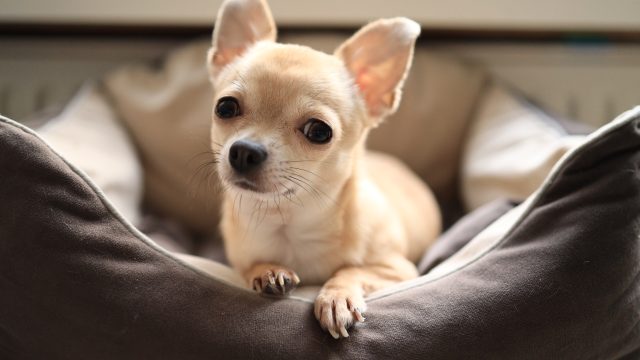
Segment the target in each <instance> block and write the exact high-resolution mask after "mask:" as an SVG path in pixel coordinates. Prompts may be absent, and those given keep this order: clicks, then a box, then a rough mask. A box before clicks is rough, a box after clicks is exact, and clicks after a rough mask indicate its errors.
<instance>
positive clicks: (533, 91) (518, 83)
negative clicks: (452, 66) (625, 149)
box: [0, 37, 640, 126]
mask: <svg viewBox="0 0 640 360" xmlns="http://www.w3.org/2000/svg"><path fill="white" fill-rule="evenodd" d="M178 44H179V41H178V40H175V39H173V40H162V39H157V38H152V39H151V38H150V39H144V38H136V39H133V40H122V39H104V38H101V39H92V38H84V37H80V38H57V39H37V38H24V37H23V38H14V39H12V38H2V39H0V49H2V51H0V113H1V114H4V115H6V116H9V117H12V118H14V119H16V120H21V119H24V118H25V117H27V116H29V115H30V114H33V113H34V112H38V111H42V110H45V109H47V108H51V107H55V106H58V105H60V104H64V103H65V102H66V101H67V100H68V99H69V98H70V97H71V96H72V95H73V93H74V92H75V91H76V89H77V88H78V87H79V86H80V84H82V83H83V82H84V81H86V80H87V79H91V78H96V77H99V76H100V75H101V74H104V73H105V72H107V71H109V70H110V69H113V68H115V67H117V66H120V65H122V64H125V63H129V62H139V61H151V60H154V59H158V58H160V57H161V56H162V55H163V54H165V53H166V52H167V51H168V50H170V49H171V48H173V47H175V46H177V45H178ZM437 47H439V48H445V49H446V50H448V51H451V52H452V53H454V54H456V55H459V56H461V57H463V58H466V59H468V60H469V61H473V62H476V63H479V64H482V65H483V66H485V67H486V68H487V69H488V70H489V71H490V72H492V73H493V74H495V76H496V77H498V78H499V79H501V80H503V81H504V82H506V83H508V84H510V85H511V86H513V87H515V88H516V89H519V90H520V91H522V92H523V93H524V94H526V95H528V96H529V97H530V98H531V99H533V100H534V101H536V102H537V103H539V104H541V105H543V106H544V107H546V108H548V109H549V110H551V111H552V112H555V113H558V114H560V115H563V116H566V117H569V118H574V119H577V120H580V121H583V122H585V123H588V124H591V125H594V126H598V125H601V124H603V123H605V122H607V121H609V120H610V119H612V118H613V117H614V116H615V115H617V114H618V113H620V112H622V111H624V110H626V109H628V108H630V107H632V106H634V105H637V104H640V45H635V44H633V45H629V44H608V43H602V44H595V45H594V44H587V45H585V44H577V45H576V44H558V43H537V44H518V43H475V42H474V43H470V44H464V43H455V44H438V45H437Z"/></svg>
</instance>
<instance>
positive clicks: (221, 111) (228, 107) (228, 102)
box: [216, 96, 240, 119]
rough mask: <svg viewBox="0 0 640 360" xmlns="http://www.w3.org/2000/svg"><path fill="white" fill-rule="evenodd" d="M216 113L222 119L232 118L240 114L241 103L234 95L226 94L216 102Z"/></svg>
mask: <svg viewBox="0 0 640 360" xmlns="http://www.w3.org/2000/svg"><path fill="white" fill-rule="evenodd" d="M216 115H218V117H220V118H222V119H231V118H234V117H236V116H238V115H240V104H238V100H237V99H236V98H234V97H232V96H225V97H222V98H220V100H218V104H216Z"/></svg>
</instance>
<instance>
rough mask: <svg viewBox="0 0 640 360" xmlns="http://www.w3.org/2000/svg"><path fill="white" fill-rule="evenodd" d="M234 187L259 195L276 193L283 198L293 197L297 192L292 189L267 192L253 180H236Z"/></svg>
mask: <svg viewBox="0 0 640 360" xmlns="http://www.w3.org/2000/svg"><path fill="white" fill-rule="evenodd" d="M233 185H235V186H237V187H239V188H240V189H242V190H247V191H251V192H254V193H259V194H271V193H276V194H280V195H282V196H289V195H293V194H294V193H295V192H296V190H295V189H291V188H285V189H284V191H265V190H263V189H261V188H260V187H259V186H258V185H257V184H256V183H255V182H253V181H251V180H247V179H238V180H235V181H233Z"/></svg>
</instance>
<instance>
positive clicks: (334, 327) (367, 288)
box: [314, 256, 418, 339]
mask: <svg viewBox="0 0 640 360" xmlns="http://www.w3.org/2000/svg"><path fill="white" fill-rule="evenodd" d="M417 276H418V271H417V269H416V267H415V265H414V264H413V263H411V262H410V261H409V260H407V259H405V258H404V257H401V256H398V257H392V258H390V259H387V260H385V261H384V262H383V263H381V264H379V265H362V266H351V267H345V268H342V269H340V270H338V271H337V272H336V273H335V274H334V275H333V277H332V278H331V279H329V281H327V282H326V283H325V284H324V286H323V287H322V289H321V290H320V294H318V297H317V298H316V301H315V306H314V315H315V317H316V319H318V321H319V322H320V326H321V327H322V328H323V329H324V330H327V331H328V332H329V333H330V334H331V336H333V337H334V338H336V339H338V338H339V337H340V336H342V337H348V336H349V333H348V332H347V329H348V328H349V327H350V326H351V325H353V324H354V323H355V322H356V321H358V322H362V321H364V316H363V314H364V312H365V311H366V309H367V305H366V303H365V301H364V297H365V296H366V295H367V294H369V293H371V292H373V291H375V290H378V289H380V288H383V287H386V286H389V285H391V284H394V283H397V282H400V281H404V280H408V279H413V278H415V277H417Z"/></svg>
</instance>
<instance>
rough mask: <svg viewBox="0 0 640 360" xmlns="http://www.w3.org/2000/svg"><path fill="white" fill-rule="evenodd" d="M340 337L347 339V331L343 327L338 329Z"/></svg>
mask: <svg viewBox="0 0 640 360" xmlns="http://www.w3.org/2000/svg"><path fill="white" fill-rule="evenodd" d="M340 335H342V337H346V338H347V337H349V333H348V332H347V329H345V328H344V326H342V327H340Z"/></svg>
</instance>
